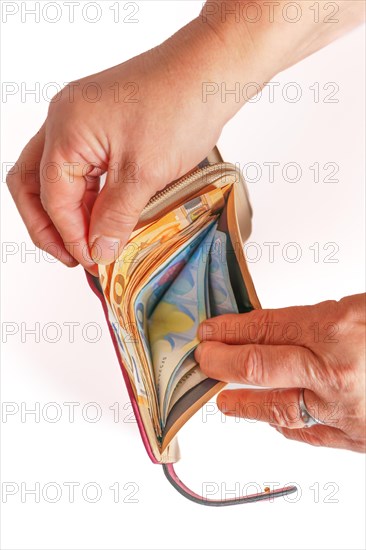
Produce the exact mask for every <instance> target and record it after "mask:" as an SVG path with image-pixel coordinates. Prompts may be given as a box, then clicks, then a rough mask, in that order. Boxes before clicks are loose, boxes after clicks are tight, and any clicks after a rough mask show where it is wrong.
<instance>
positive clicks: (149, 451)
mask: <svg viewBox="0 0 366 550" xmlns="http://www.w3.org/2000/svg"><path fill="white" fill-rule="evenodd" d="M85 274H86V278H87V280H88V284H89V286H90V288H91V289H92V291H93V292H94V294H95V295H96V296H97V298H99V300H100V302H101V304H102V307H103V311H104V316H105V318H106V321H107V325H108V329H109V333H110V335H111V337H112V342H113V346H114V350H115V352H116V355H117V360H118V363H119V366H120V368H121V371H122V376H123V379H124V381H125V384H126V388H127V392H128V395H129V398H130V400H131V405H132V409H133V412H134V415H135V418H136V422H137V426H138V429H139V432H140V435H141V439H142V442H143V444H144V447H145V449H146V452H147V454H148V455H149V458H150V460H151V461H152V462H153V463H154V464H160V463H159V462H158V461H157V460H156V458H155V456H154V453H153V452H152V449H151V446H150V443H149V440H148V437H147V435H146V432H145V430H144V424H143V422H142V418H141V415H140V411H139V408H138V405H137V402H136V397H135V394H134V391H133V389H132V386H131V382H130V378H129V376H128V373H127V370H126V367H125V366H124V364H123V363H122V361H121V359H120V356H119V351H118V343H117V338H116V335H115V333H114V330H113V327H112V325H111V323H110V322H109V317H108V308H107V304H106V302H105V299H104V296H103V294H101V292H100V291H99V290H98V289H97V288H96V287H95V284H94V282H93V276H92V275H91V274H90V273H88V272H87V271H85Z"/></svg>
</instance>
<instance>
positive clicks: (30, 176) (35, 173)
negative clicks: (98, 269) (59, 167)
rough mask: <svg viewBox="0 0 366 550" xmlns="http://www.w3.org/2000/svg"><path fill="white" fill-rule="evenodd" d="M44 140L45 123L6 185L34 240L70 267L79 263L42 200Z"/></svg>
mask: <svg viewBox="0 0 366 550" xmlns="http://www.w3.org/2000/svg"><path fill="white" fill-rule="evenodd" d="M44 139H45V130H44V125H43V126H42V128H41V129H40V130H39V132H38V133H37V134H36V135H35V136H34V137H33V138H32V139H31V140H30V141H29V143H28V144H27V145H26V147H25V148H24V149H23V151H22V153H21V155H20V157H19V159H18V161H17V162H16V164H15V166H14V168H13V169H12V170H11V171H10V173H9V174H8V177H7V185H8V188H9V191H10V193H11V195H12V197H13V199H14V202H15V204H16V206H17V208H18V211H19V213H20V215H21V217H22V219H23V222H24V224H25V226H26V228H27V230H28V232H29V235H30V237H31V239H32V241H33V243H34V244H35V245H36V246H38V247H39V248H41V249H42V250H44V251H45V252H47V254H50V255H52V256H54V257H55V258H57V259H58V260H60V261H61V262H62V263H64V264H65V265H67V266H68V267H75V266H76V265H77V264H78V262H77V260H75V258H74V257H73V256H72V255H71V254H69V252H68V251H67V250H66V248H65V246H64V243H63V241H62V238H61V236H60V234H59V233H58V231H57V229H56V228H55V226H54V225H53V223H52V220H51V219H50V217H49V216H48V214H47V213H46V212H45V210H44V208H43V206H42V203H41V199H40V179H39V170H40V161H41V157H42V153H43V147H44Z"/></svg>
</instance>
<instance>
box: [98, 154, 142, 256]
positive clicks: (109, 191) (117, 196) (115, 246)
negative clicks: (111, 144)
mask: <svg viewBox="0 0 366 550" xmlns="http://www.w3.org/2000/svg"><path fill="white" fill-rule="evenodd" d="M130 164H132V163H130ZM111 165H112V166H113V170H112V169H110V170H109V171H108V174H107V179H106V183H105V186H104V187H103V189H102V191H101V193H100V195H99V196H98V198H97V200H96V201H95V204H94V207H93V211H92V215H91V221H90V230H89V242H90V248H91V254H92V257H93V259H94V260H95V261H96V262H97V263H100V264H105V265H108V264H110V263H111V262H113V261H115V260H116V259H117V257H118V255H119V253H120V252H121V250H122V248H123V246H124V245H125V244H126V242H127V240H128V238H129V236H130V234H131V232H132V231H133V229H134V227H135V226H136V223H137V221H138V218H139V215H140V213H141V211H142V209H143V208H144V206H145V205H146V204H147V203H148V201H149V199H150V197H151V194H152V193H151V191H149V190H148V187H147V186H146V185H144V184H142V183H141V182H140V181H137V180H136V181H134V180H132V181H131V180H130V178H129V176H128V174H129V170H131V168H128V164H127V165H126V166H127V168H126V167H124V168H123V167H122V168H119V164H118V163H115V162H112V163H111ZM116 166H117V169H116Z"/></svg>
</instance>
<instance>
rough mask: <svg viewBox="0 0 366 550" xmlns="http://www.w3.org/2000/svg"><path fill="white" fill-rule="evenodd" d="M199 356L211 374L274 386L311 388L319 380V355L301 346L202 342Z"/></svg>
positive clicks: (198, 352)
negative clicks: (316, 355)
mask: <svg viewBox="0 0 366 550" xmlns="http://www.w3.org/2000/svg"><path fill="white" fill-rule="evenodd" d="M195 359H196V361H197V362H198V363H199V365H200V367H201V369H202V370H203V372H204V373H205V374H206V375H207V376H209V377H210V378H214V379H216V380H222V381H224V382H239V383H241V384H249V385H253V386H264V387H272V388H294V387H295V388H309V389H316V388H315V387H313V386H314V385H315V384H314V382H315V381H316V380H317V378H316V376H315V373H316V372H317V370H318V369H317V363H316V357H315V356H314V354H313V353H312V352H311V351H310V350H309V349H307V348H304V347H301V346H286V345H283V346H271V345H263V346H262V345H258V344H248V345H244V346H230V345H228V344H222V343H221V342H202V343H201V344H199V346H198V347H197V349H196V351H195Z"/></svg>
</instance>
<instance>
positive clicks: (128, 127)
mask: <svg viewBox="0 0 366 550" xmlns="http://www.w3.org/2000/svg"><path fill="white" fill-rule="evenodd" d="M257 4H258V6H259V8H260V9H261V14H262V15H261V17H260V18H259V19H258V21H257V22H254V23H250V22H248V19H247V18H246V17H244V16H243V14H245V13H246V12H245V10H246V9H249V10H250V9H252V8H253V2H249V1H248V0H241V1H236V0H235V1H233V0H225V1H222V0H217V1H216V0H215V1H213V2H212V1H208V2H207V3H206V4H205V5H204V7H203V10H202V13H201V15H200V16H199V17H198V18H197V19H195V20H193V21H192V22H191V23H189V24H188V25H187V26H186V27H184V28H182V29H181V30H180V31H178V32H177V33H176V34H175V35H174V36H172V37H171V38H169V39H168V40H167V41H166V42H164V43H163V44H161V45H160V46H158V47H156V48H154V49H152V50H150V51H148V52H145V53H143V54H141V55H139V56H137V57H135V58H133V59H130V60H129V61H127V62H125V63H122V64H121V65H117V66H116V67H113V68H111V69H108V70H105V71H102V72H100V73H98V74H95V75H92V76H90V77H87V78H83V79H81V80H78V81H75V82H72V83H71V84H70V85H68V86H67V87H66V88H65V89H64V90H62V92H60V94H58V95H57V96H56V97H55V98H54V99H53V101H52V103H51V105H50V109H49V112H48V116H47V119H46V121H45V123H44V124H43V126H42V128H41V129H40V131H39V132H38V133H37V134H36V135H35V136H34V137H33V139H32V140H31V141H30V142H29V143H28V145H27V146H26V147H25V149H24V150H23V152H22V153H21V156H20V158H19V160H18V161H17V163H16V165H15V166H14V168H13V169H12V171H11V173H10V174H9V176H8V179H7V182H8V186H9V189H10V192H11V194H12V196H13V198H14V200H15V203H16V205H17V207H18V209H19V212H20V214H21V216H22V218H23V220H24V223H25V224H26V226H27V228H28V231H29V234H30V236H31V238H32V240H33V242H34V243H35V244H36V245H37V246H39V247H40V248H42V249H44V250H46V251H47V252H49V253H51V254H53V255H55V256H56V257H58V258H59V259H60V260H61V261H62V262H64V263H65V264H66V265H68V266H75V265H77V264H78V263H81V264H82V265H83V266H84V267H85V268H86V269H88V270H89V271H90V272H92V273H95V274H96V273H97V269H96V265H95V262H98V263H105V264H109V263H111V262H112V261H113V260H114V259H115V258H116V257H117V255H118V253H119V252H120V250H121V248H122V247H123V246H124V245H125V243H126V241H127V239H128V237H129V235H130V233H131V231H132V230H133V228H134V227H135V224H136V222H137V220H138V217H139V214H140V212H141V210H142V209H143V207H144V206H145V205H146V203H147V202H148V201H149V199H150V197H151V196H152V195H153V194H154V193H155V192H156V191H158V190H160V189H162V188H163V187H165V186H166V185H167V184H168V183H170V182H171V181H172V180H174V179H176V178H178V177H180V176H182V175H183V174H184V173H186V172H187V171H189V170H190V169H192V168H194V167H195V166H196V165H197V164H198V163H199V162H200V161H202V160H203V159H204V157H205V156H206V155H207V154H208V153H209V152H210V150H211V149H212V148H213V146H214V145H215V144H216V142H217V140H218V137H219V135H220V133H221V130H222V128H223V126H224V125H225V124H226V122H227V121H228V120H229V119H230V118H231V117H232V116H233V115H235V113H236V112H237V111H238V110H239V109H240V108H241V107H242V105H244V103H245V102H246V101H247V100H248V99H250V97H251V96H250V94H254V93H256V91H258V89H260V88H262V87H263V86H264V85H265V83H266V82H268V81H269V80H271V78H272V77H273V76H274V75H275V74H277V73H278V72H279V71H281V70H283V69H284V68H285V67H287V66H289V65H291V64H293V63H296V62H297V61H299V60H300V59H302V58H303V57H306V56H307V55H309V54H310V53H312V52H313V51H315V50H316V49H319V48H320V47H322V46H324V45H325V44H327V43H328V42H330V41H332V40H333V39H334V38H336V37H337V36H339V35H340V34H342V33H344V32H346V31H347V30H348V29H350V28H352V27H353V26H355V25H357V23H359V22H360V21H361V20H362V18H363V12H364V7H363V2H357V1H356V2H355V1H351V0H346V1H341V2H338V3H337V4H339V7H340V10H339V14H338V22H337V23H334V24H331V23H327V22H324V21H323V20H322V21H321V22H318V21H316V20H314V12H313V11H312V10H311V9H309V6H308V4H309V2H306V3H304V6H303V8H304V9H302V15H301V18H300V19H299V20H298V21H297V22H296V23H294V22H293V21H292V18H293V14H288V13H287V9H288V6H287V5H288V2H286V1H280V2H275V3H274V4H273V6H272V7H273V8H274V11H272V9H270V11H269V12H268V2H264V1H263V2H262V0H258V2H257ZM305 4H306V6H305ZM319 4H320V7H321V8H322V9H323V8H324V7H325V6H326V4H327V2H324V1H322V2H320V3H319ZM286 6H287V7H286ZM305 8H306V9H305ZM233 9H234V11H235V10H236V11H237V12H238V13H234V14H233V13H232V11H233ZM284 10H286V11H284ZM323 11H324V9H323ZM322 14H323V12H322ZM238 15H239V17H238ZM323 15H324V14H323ZM252 17H253V15H250V18H252ZM323 19H324V17H323ZM253 83H254V84H256V86H253ZM238 84H239V89H240V91H241V92H243V90H246V92H245V93H239V98H238V97H237V95H238V94H237V93H236V92H235V93H233V92H232V90H237V88H238V86H237V85H238ZM248 84H251V86H250V87H249V89H248V87H247V85H248ZM208 88H209V89H210V92H209V93H207V90H208ZM212 90H214V93H212ZM230 90H231V92H230ZM205 92H206V95H205ZM105 172H106V173H107V178H106V184H105V186H104V187H103V189H102V190H101V192H100V194H99V189H100V187H99V184H100V182H99V180H100V175H101V174H103V173H105Z"/></svg>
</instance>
